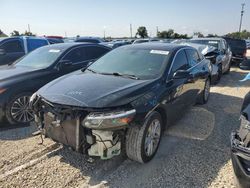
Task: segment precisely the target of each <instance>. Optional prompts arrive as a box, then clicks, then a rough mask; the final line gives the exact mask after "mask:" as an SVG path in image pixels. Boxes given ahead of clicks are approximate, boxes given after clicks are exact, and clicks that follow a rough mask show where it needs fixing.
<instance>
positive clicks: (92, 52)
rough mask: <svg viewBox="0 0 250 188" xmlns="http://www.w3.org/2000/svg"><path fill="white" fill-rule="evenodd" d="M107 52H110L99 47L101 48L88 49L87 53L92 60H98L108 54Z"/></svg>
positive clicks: (89, 47) (92, 47)
mask: <svg viewBox="0 0 250 188" xmlns="http://www.w3.org/2000/svg"><path fill="white" fill-rule="evenodd" d="M107 52H109V49H107V48H103V47H99V46H88V47H86V53H87V56H88V58H89V59H90V60H92V59H93V60H94V59H98V58H100V57H101V56H103V55H104V54H106V53H107Z"/></svg>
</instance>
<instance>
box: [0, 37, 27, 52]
mask: <svg viewBox="0 0 250 188" xmlns="http://www.w3.org/2000/svg"><path fill="white" fill-rule="evenodd" d="M0 48H2V49H4V50H5V51H6V53H19V52H24V49H23V47H22V44H21V42H20V40H9V41H6V42H3V44H2V45H0Z"/></svg>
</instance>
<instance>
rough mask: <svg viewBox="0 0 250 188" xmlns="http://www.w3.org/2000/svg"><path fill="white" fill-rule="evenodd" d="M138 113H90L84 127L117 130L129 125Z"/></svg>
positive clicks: (129, 111) (83, 123) (134, 111)
mask: <svg viewBox="0 0 250 188" xmlns="http://www.w3.org/2000/svg"><path fill="white" fill-rule="evenodd" d="M135 113H136V110H135V109H133V110H128V111H116V112H104V113H100V112H94V113H90V114H89V115H88V116H87V117H86V118H85V119H84V120H83V121H82V125H83V126H84V127H87V128H93V129H107V128H116V127H121V126H124V125H127V124H129V123H130V122H131V121H132V120H133V117H134V115H135Z"/></svg>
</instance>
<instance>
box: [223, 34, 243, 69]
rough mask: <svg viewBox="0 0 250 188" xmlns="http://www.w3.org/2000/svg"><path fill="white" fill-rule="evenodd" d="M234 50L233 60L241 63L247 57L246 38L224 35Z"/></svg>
mask: <svg viewBox="0 0 250 188" xmlns="http://www.w3.org/2000/svg"><path fill="white" fill-rule="evenodd" d="M223 38H224V39H225V40H226V41H227V43H228V45H229V46H230V48H231V51H232V62H233V63H236V64H240V63H241V62H242V61H243V60H245V58H246V52H247V45H246V41H245V40H241V39H233V38H229V37H223Z"/></svg>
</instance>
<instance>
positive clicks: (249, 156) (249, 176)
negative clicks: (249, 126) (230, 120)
mask: <svg viewBox="0 0 250 188" xmlns="http://www.w3.org/2000/svg"><path fill="white" fill-rule="evenodd" d="M231 159H232V164H233V168H234V173H235V176H236V179H237V183H238V186H239V187H241V188H249V187H250V148H246V147H244V146H243V145H241V144H240V141H239V139H238V135H237V132H233V133H232V135H231Z"/></svg>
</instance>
